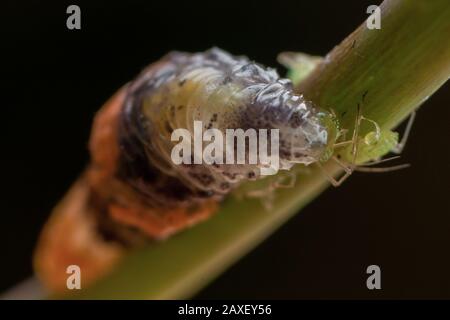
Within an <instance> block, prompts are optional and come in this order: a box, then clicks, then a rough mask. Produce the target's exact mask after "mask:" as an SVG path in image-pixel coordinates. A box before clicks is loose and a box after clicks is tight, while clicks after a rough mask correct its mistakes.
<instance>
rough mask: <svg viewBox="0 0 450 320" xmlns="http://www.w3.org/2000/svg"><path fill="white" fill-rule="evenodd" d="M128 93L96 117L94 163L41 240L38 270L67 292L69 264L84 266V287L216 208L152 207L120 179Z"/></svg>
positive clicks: (44, 278)
mask: <svg viewBox="0 0 450 320" xmlns="http://www.w3.org/2000/svg"><path fill="white" fill-rule="evenodd" d="M125 91H126V88H125V87H124V88H121V89H120V90H119V91H118V92H117V93H116V94H115V95H114V96H113V97H112V98H111V99H110V100H109V101H108V102H107V103H106V104H105V105H104V106H103V107H102V109H101V110H100V111H99V112H98V114H97V115H96V117H95V120H94V123H93V129H92V134H91V138H90V143H89V149H90V153H91V164H90V165H89V166H88V168H87V170H86V172H85V173H83V175H82V176H81V177H80V178H79V179H78V181H77V182H75V184H74V185H73V186H72V188H71V189H70V190H69V192H68V193H67V195H66V196H65V198H64V199H63V200H62V201H61V202H60V203H59V204H58V206H56V207H55V209H54V210H53V212H52V214H51V218H50V220H49V221H48V223H47V224H46V226H45V227H44V229H43V231H42V234H41V237H40V239H39V242H38V246H37V248H36V252H35V257H34V265H35V270H36V273H37V275H38V277H39V278H40V279H41V280H42V282H43V283H44V285H45V286H46V287H47V288H49V289H50V290H51V291H54V292H64V291H65V290H67V286H66V281H67V277H68V276H69V275H68V274H67V273H66V270H67V267H68V266H69V265H78V266H79V267H80V269H81V276H82V286H87V285H90V284H91V283H92V282H94V281H96V280H97V279H98V278H100V277H102V276H104V275H106V274H107V273H108V271H110V270H111V269H112V268H113V267H114V265H115V264H116V263H117V262H118V261H120V258H121V257H122V256H123V255H124V253H125V252H127V251H128V248H127V247H134V246H136V245H139V244H141V243H143V242H146V241H148V240H149V239H152V240H162V239H166V238H167V237H169V236H170V235H172V234H173V233H176V232H177V231H180V230H182V229H185V228H186V227H188V226H191V225H194V224H196V223H198V222H200V221H202V220H205V219H207V218H208V217H209V216H210V215H211V214H212V213H213V212H215V211H216V209H217V203H216V201H213V200H211V201H206V202H205V203H203V204H201V205H196V206H195V207H177V208H170V209H167V208H154V207H149V206H148V204H147V203H146V202H145V199H144V198H143V196H142V195H141V194H139V193H137V192H136V190H134V189H133V188H132V187H130V186H129V185H127V184H126V183H124V182H123V181H121V180H120V179H118V178H117V175H116V173H117V170H118V165H119V156H120V151H121V150H120V146H119V144H118V136H117V135H118V122H119V115H120V111H121V108H122V105H123V101H124V98H125Z"/></svg>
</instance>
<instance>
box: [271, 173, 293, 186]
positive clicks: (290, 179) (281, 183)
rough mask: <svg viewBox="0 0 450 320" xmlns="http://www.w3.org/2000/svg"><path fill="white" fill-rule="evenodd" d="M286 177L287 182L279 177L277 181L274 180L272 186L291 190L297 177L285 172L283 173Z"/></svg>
mask: <svg viewBox="0 0 450 320" xmlns="http://www.w3.org/2000/svg"><path fill="white" fill-rule="evenodd" d="M285 173H286V174H287V175H288V176H289V177H288V182H287V183H286V182H285V178H286V177H281V178H279V179H276V180H275V181H274V183H273V186H274V187H275V188H293V187H294V186H295V182H296V181H297V175H296V174H295V173H294V172H292V171H286V172H285Z"/></svg>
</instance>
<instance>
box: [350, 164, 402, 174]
mask: <svg viewBox="0 0 450 320" xmlns="http://www.w3.org/2000/svg"><path fill="white" fill-rule="evenodd" d="M409 166H410V164H409V163H405V164H399V165H398V166H391V167H385V168H370V167H369V168H368V167H364V166H358V167H355V171H359V172H390V171H396V170H401V169H405V168H408V167H409Z"/></svg>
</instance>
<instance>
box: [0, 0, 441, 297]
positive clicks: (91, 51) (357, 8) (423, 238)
mask: <svg viewBox="0 0 450 320" xmlns="http://www.w3.org/2000/svg"><path fill="white" fill-rule="evenodd" d="M93 2H94V1H90V2H80V1H71V2H67V1H55V3H54V4H52V3H51V2H43V1H27V2H21V3H18V2H16V1H14V2H12V1H11V2H6V3H3V2H2V10H1V13H0V14H1V16H0V23H1V29H0V33H1V38H0V40H1V42H0V48H1V61H2V64H3V66H2V78H3V79H2V80H3V84H2V90H1V91H2V108H1V114H2V115H1V119H2V125H1V130H2V131H3V130H4V132H3V134H2V138H3V139H2V140H3V143H2V157H1V158H2V162H5V163H4V164H3V165H2V170H1V173H2V181H1V185H2V186H3V188H2V189H3V191H2V192H1V195H2V205H1V209H0V214H1V220H0V221H1V222H0V261H1V267H0V268H1V269H0V270H1V273H0V292H1V291H3V290H5V289H6V288H8V287H10V286H12V285H14V284H16V283H17V282H19V281H20V280H22V279H24V278H26V277H28V276H29V275H31V273H32V269H31V263H30V262H31V253H32V251H33V247H34V244H35V241H36V239H37V236H38V233H39V230H40V229H41V227H42V225H43V224H44V222H45V220H46V218H47V216H48V214H49V212H50V210H51V209H52V207H53V206H54V205H55V204H56V203H57V201H58V200H59V199H60V198H61V197H62V196H63V195H64V193H65V192H66V190H67V189H68V188H69V186H70V185H71V183H72V182H73V181H74V180H75V179H76V178H77V176H78V174H79V173H80V172H81V171H82V169H83V167H84V166H85V164H86V163H87V161H88V152H87V148H86V145H87V141H88V136H89V131H90V126H91V121H92V117H93V115H94V113H95V111H96V110H98V108H99V107H100V106H101V105H102V103H103V102H104V101H105V100H106V99H107V98H108V97H109V96H111V95H112V94H113V93H114V92H115V91H116V90H117V89H118V88H119V87H120V86H121V85H122V84H124V83H125V82H127V81H129V80H130V79H132V78H133V76H135V75H136V74H137V73H138V72H139V71H140V70H141V69H142V68H143V67H144V66H146V65H147V64H148V63H150V62H152V61H155V60H157V59H158V58H159V57H161V56H162V55H164V54H165V53H166V52H168V51H170V50H174V49H177V50H184V51H202V50H205V49H207V48H209V47H211V46H219V47H221V48H223V49H225V50H227V51H230V52H231V53H234V54H245V55H247V56H249V57H251V58H252V59H255V60H256V61H259V62H261V63H264V64H266V65H270V66H277V67H278V69H279V71H280V72H281V73H283V72H284V70H283V69H282V68H281V67H280V66H279V65H278V64H277V63H276V61H275V57H276V55H277V53H279V52H280V51H286V50H289V51H304V52H308V53H312V54H319V55H324V54H326V53H327V52H328V51H329V50H330V49H331V48H332V47H333V46H334V45H336V44H338V43H339V42H340V40H342V39H343V38H344V37H345V36H346V35H347V34H348V33H350V32H351V31H352V30H353V29H354V28H355V27H356V26H357V25H359V24H360V23H361V22H362V21H363V20H364V19H365V18H366V17H367V14H366V13H365V12H366V8H367V6H368V5H370V4H377V3H379V1H373V0H372V1H345V2H343V1H341V2H340V1H324V0H322V1H313V0H310V1H300V0H296V1H289V2H284V1H272V2H269V3H267V4H266V3H263V2H261V1H240V2H237V3H232V2H228V1H210V2H209V4H207V3H196V2H194V1H183V2H180V3H177V2H173V1H149V0H147V1H121V2H116V3H113V2H111V1H104V2H103V1H96V2H95V3H93ZM69 4H78V5H79V6H80V7H81V15H82V21H81V24H82V29H81V30H77V31H70V30H68V29H67V28H66V18H67V14H66V13H65V12H66V8H67V6H68V5H69ZM449 102H450V92H449V90H448V85H447V86H444V87H443V88H441V89H440V90H439V91H438V92H437V93H436V94H435V95H434V96H432V97H431V98H430V99H429V100H428V101H427V102H426V103H425V104H424V106H423V108H422V109H421V110H420V111H419V113H418V118H417V120H416V122H415V124H414V128H413V132H412V134H411V137H410V140H409V143H408V146H407V148H406V150H405V152H404V153H403V162H408V163H411V164H412V167H411V168H410V169H407V170H403V171H397V172H392V173H384V174H361V173H359V174H355V175H354V176H353V177H352V178H351V179H349V180H348V181H347V182H346V183H345V184H344V185H343V186H342V187H340V188H333V189H329V190H328V191H326V192H325V193H324V194H323V195H322V196H320V197H319V198H318V199H317V200H316V201H314V202H312V203H311V204H310V205H309V206H308V207H307V208H306V209H304V210H303V211H302V212H301V213H300V214H299V215H297V216H295V217H294V218H293V219H291V221H290V222H289V223H287V224H286V225H284V226H283V227H282V228H281V229H280V230H279V231H278V232H276V233H275V234H274V235H273V236H272V237H270V239H268V240H267V241H265V242H264V243H263V244H262V245H260V246H259V247H258V248H257V249H256V250H254V251H253V252H252V253H250V254H248V255H247V256H246V257H245V258H243V259H242V260H241V261H240V262H238V263H237V264H236V265H234V266H233V267H232V268H230V269H229V270H228V271H227V272H226V273H225V274H223V275H222V276H221V277H219V278H218V279H217V280H216V281H214V282H213V283H212V284H210V285H209V286H208V287H207V288H205V289H204V290H203V291H202V292H201V293H200V294H199V295H198V296H197V297H198V298H450V272H449V271H450V268H449V267H450V258H449V245H450V206H449V197H450V194H449V187H448V185H449V181H450V173H449V169H450V167H449V164H450V152H449V140H448V138H449V133H450V130H449V128H448V125H449V119H450V112H449V108H448V107H449ZM371 264H377V265H379V266H380V267H381V269H382V290H375V291H369V290H367V288H366V285H365V283H366V278H367V275H366V273H365V270H366V268H367V266H368V265H371Z"/></svg>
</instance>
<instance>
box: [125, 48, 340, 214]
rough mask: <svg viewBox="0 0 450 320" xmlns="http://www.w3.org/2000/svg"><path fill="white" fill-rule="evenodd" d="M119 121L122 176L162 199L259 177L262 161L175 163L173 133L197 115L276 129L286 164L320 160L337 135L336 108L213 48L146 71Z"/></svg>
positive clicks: (211, 121) (220, 190) (230, 124)
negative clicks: (320, 106) (314, 100)
mask: <svg viewBox="0 0 450 320" xmlns="http://www.w3.org/2000/svg"><path fill="white" fill-rule="evenodd" d="M120 121H121V124H120V128H119V137H120V144H121V146H122V157H121V163H120V176H121V177H122V179H124V180H125V181H127V182H128V183H130V184H131V185H133V186H135V187H136V189H138V190H140V191H141V192H143V193H146V195H147V196H148V197H150V198H152V200H151V202H152V204H154V205H158V204H159V205H162V206H164V205H167V203H172V204H175V203H179V202H185V201H187V202H192V201H196V200H200V201H201V199H203V198H211V197H212V198H216V199H218V198H221V197H222V195H224V194H226V193H228V192H229V191H230V189H232V188H233V187H235V186H237V185H238V184H239V183H240V182H241V181H243V180H246V179H251V180H254V179H258V178H259V177H260V169H261V165H260V164H242V165H227V164H215V165H205V164H203V165H176V164H174V163H173V162H172V161H171V158H170V155H171V149H172V148H173V146H174V144H175V142H172V141H171V139H170V137H171V133H172V131H173V130H175V129H177V128H187V129H188V130H189V131H191V132H192V130H193V123H194V121H202V123H203V124H204V129H208V128H216V129H219V130H220V131H222V132H225V130H226V129H231V128H232V129H236V128H242V129H243V130H246V129H248V128H254V129H273V128H276V129H279V145H280V147H279V148H280V149H279V161H280V169H281V170H289V169H290V168H291V167H292V165H293V164H295V163H303V164H310V163H313V162H317V161H319V160H320V159H321V158H322V157H324V156H326V154H327V153H328V152H329V150H330V149H331V148H332V145H333V143H334V142H335V139H336V136H337V125H336V123H335V121H334V117H333V116H332V114H331V113H329V112H326V111H324V110H320V109H318V108H316V107H315V106H313V105H312V103H311V102H309V101H306V100H305V99H304V98H303V97H302V96H301V95H297V94H295V93H294V92H293V88H292V84H291V82H290V81H289V80H287V79H282V78H280V77H279V76H278V74H277V72H276V71H275V70H273V69H265V68H263V67H261V66H260V65H258V64H256V63H253V62H250V61H249V60H248V59H247V58H245V57H234V56H231V55H230V54H228V53H226V52H224V51H222V50H220V49H216V48H213V49H210V50H208V51H206V52H204V53H196V54H188V53H180V52H173V53H170V54H168V55H167V56H165V57H164V58H163V59H162V60H161V61H159V62H158V63H157V64H155V65H152V66H150V67H149V68H148V69H147V70H144V72H143V73H142V74H141V75H140V76H139V77H138V78H137V80H135V81H134V82H133V83H132V84H131V85H130V87H129V90H128V93H127V97H126V99H125V103H124V107H123V110H122V115H121V120H120ZM155 186H161V189H160V190H157V189H156V188H155Z"/></svg>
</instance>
